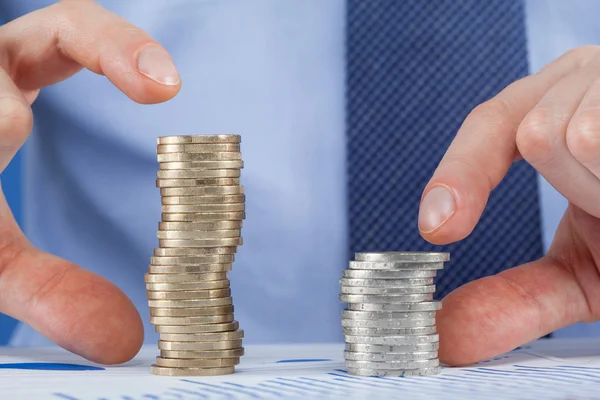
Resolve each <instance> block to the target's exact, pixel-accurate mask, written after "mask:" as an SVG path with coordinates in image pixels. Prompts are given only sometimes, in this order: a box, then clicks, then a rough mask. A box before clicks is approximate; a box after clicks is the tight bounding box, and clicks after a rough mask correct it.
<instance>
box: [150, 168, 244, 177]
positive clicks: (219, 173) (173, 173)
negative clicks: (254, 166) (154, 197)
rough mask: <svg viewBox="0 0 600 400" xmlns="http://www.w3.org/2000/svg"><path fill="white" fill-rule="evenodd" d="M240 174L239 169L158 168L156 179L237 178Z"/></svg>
mask: <svg viewBox="0 0 600 400" xmlns="http://www.w3.org/2000/svg"><path fill="white" fill-rule="evenodd" d="M241 175H242V173H241V171H240V170H239V169H207V170H200V171H197V170H195V171H194V170H187V169H184V170H181V169H171V170H164V169H161V170H158V171H156V177H157V178H158V179H204V178H239V177H240V176H241Z"/></svg>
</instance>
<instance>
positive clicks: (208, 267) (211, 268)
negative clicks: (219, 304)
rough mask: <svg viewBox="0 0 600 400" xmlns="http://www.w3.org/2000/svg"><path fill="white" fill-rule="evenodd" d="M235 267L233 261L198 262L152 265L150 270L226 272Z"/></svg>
mask: <svg viewBox="0 0 600 400" xmlns="http://www.w3.org/2000/svg"><path fill="white" fill-rule="evenodd" d="M231 268H233V266H232V264H231V263H226V264H196V265H150V266H148V272H150V273H151V274H203V273H208V272H226V271H231Z"/></svg>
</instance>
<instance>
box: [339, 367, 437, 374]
mask: <svg viewBox="0 0 600 400" xmlns="http://www.w3.org/2000/svg"><path fill="white" fill-rule="evenodd" d="M346 371H347V372H348V374H350V375H356V376H417V375H437V374H439V373H440V372H441V368H440V367H433V368H419V369H405V370H402V369H393V370H389V369H383V368H376V369H375V368H346Z"/></svg>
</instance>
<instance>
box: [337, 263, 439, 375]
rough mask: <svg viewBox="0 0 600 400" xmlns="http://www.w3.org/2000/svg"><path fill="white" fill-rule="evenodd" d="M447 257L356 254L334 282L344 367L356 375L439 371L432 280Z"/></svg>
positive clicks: (437, 306)
mask: <svg viewBox="0 0 600 400" xmlns="http://www.w3.org/2000/svg"><path fill="white" fill-rule="evenodd" d="M448 260H449V254H448V253H416V252H389V253H356V254H355V261H350V268H349V269H346V270H345V271H344V272H343V276H342V278H341V279H340V285H341V295H340V300H341V301H343V302H346V303H348V308H347V309H345V310H343V311H342V331H343V333H344V336H345V342H346V350H345V351H344V359H345V363H346V369H347V371H348V373H349V374H351V375H359V376H407V375H435V374H438V373H439V372H440V366H439V365H440V362H439V358H438V348H439V335H438V333H437V329H436V325H435V316H436V311H437V310H439V309H441V303H440V302H437V301H434V293H435V285H434V278H435V276H436V273H437V270H440V269H442V268H443V267H444V262H445V261H448Z"/></svg>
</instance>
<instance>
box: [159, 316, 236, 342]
mask: <svg viewBox="0 0 600 400" xmlns="http://www.w3.org/2000/svg"><path fill="white" fill-rule="evenodd" d="M239 327H240V324H239V322H237V321H233V322H227V323H215V324H201V325H194V324H187V325H184V324H180V325H158V324H156V326H155V327H154V330H155V331H156V332H158V333H161V334H162V333H178V334H181V333H214V332H233V331H236V330H238V329H239ZM240 347H241V346H240Z"/></svg>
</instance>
